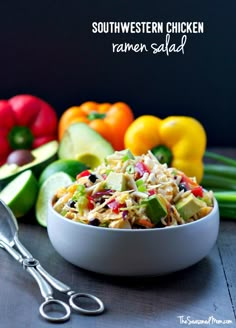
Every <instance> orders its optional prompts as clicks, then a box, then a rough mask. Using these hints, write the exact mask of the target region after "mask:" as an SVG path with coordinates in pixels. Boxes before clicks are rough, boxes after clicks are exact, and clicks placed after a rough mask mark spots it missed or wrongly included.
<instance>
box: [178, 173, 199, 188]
mask: <svg viewBox="0 0 236 328" xmlns="http://www.w3.org/2000/svg"><path fill="white" fill-rule="evenodd" d="M180 182H181V183H183V182H184V183H185V184H186V187H187V188H188V189H192V188H193V187H194V188H195V187H198V186H199V185H198V184H197V182H194V181H193V180H192V179H191V178H189V177H187V176H186V175H185V174H182V179H181V181H180Z"/></svg>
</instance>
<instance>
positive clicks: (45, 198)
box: [35, 172, 74, 227]
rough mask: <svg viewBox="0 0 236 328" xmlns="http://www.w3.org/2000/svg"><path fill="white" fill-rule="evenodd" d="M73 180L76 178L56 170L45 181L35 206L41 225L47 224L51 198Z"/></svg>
mask: <svg viewBox="0 0 236 328" xmlns="http://www.w3.org/2000/svg"><path fill="white" fill-rule="evenodd" d="M73 181H74V179H73V178H72V177H71V176H70V175H69V174H67V173H64V172H56V173H54V174H52V175H51V176H50V177H48V178H47V179H46V180H45V181H44V182H43V184H42V186H41V187H40V189H39V193H38V198H37V201H36V208H35V211H36V219H37V221H38V223H39V224H40V225H41V226H43V227H46V226H47V212H48V202H49V199H51V198H52V197H53V195H54V194H55V193H56V191H57V190H58V189H59V188H61V187H65V186H68V185H70V184H71V183H72V182H73Z"/></svg>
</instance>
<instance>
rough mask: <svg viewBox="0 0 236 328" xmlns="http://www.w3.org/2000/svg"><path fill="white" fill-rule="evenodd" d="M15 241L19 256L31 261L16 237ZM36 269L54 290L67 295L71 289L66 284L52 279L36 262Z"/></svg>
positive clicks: (30, 255)
mask: <svg viewBox="0 0 236 328" xmlns="http://www.w3.org/2000/svg"><path fill="white" fill-rule="evenodd" d="M14 241H15V245H16V247H17V248H18V249H19V251H20V252H21V254H22V255H23V256H25V257H26V258H27V259H30V258H31V259H33V256H32V254H31V253H30V252H29V251H28V249H27V248H25V246H24V245H23V244H22V243H21V242H20V240H19V239H18V237H17V235H16V236H15V238H14ZM35 267H36V269H37V270H38V272H39V273H40V274H41V275H42V276H43V277H44V278H45V279H46V280H47V281H48V282H49V284H51V285H52V286H53V287H54V288H56V289H57V290H58V291H59V292H62V293H68V292H69V291H70V290H71V288H70V287H69V286H67V285H66V284H64V283H63V282H61V281H59V280H58V279H56V278H54V277H53V276H52V275H50V273H48V272H47V271H46V270H45V269H44V268H43V267H42V265H41V264H40V263H39V262H38V263H37V265H35Z"/></svg>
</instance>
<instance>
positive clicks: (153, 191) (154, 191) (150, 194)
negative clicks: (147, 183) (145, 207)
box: [148, 189, 156, 196]
mask: <svg viewBox="0 0 236 328" xmlns="http://www.w3.org/2000/svg"><path fill="white" fill-rule="evenodd" d="M155 194H156V190H155V189H151V190H148V195H149V196H152V195H155Z"/></svg>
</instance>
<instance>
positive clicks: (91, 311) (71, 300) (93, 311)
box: [69, 293, 104, 315]
mask: <svg viewBox="0 0 236 328" xmlns="http://www.w3.org/2000/svg"><path fill="white" fill-rule="evenodd" d="M79 298H87V299H90V300H92V301H93V303H95V304H96V305H97V307H96V308H95V309H86V308H83V307H80V306H78V305H77V304H76V303H75V300H76V299H77V300H78V299H79ZM69 304H70V306H71V307H72V309H74V310H75V311H77V312H79V313H82V314H90V315H91V314H92V315H96V314H100V313H102V312H103V311H104V304H103V302H102V301H101V300H100V298H98V297H96V296H94V295H92V294H87V293H74V294H72V295H71V296H70V298H69Z"/></svg>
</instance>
